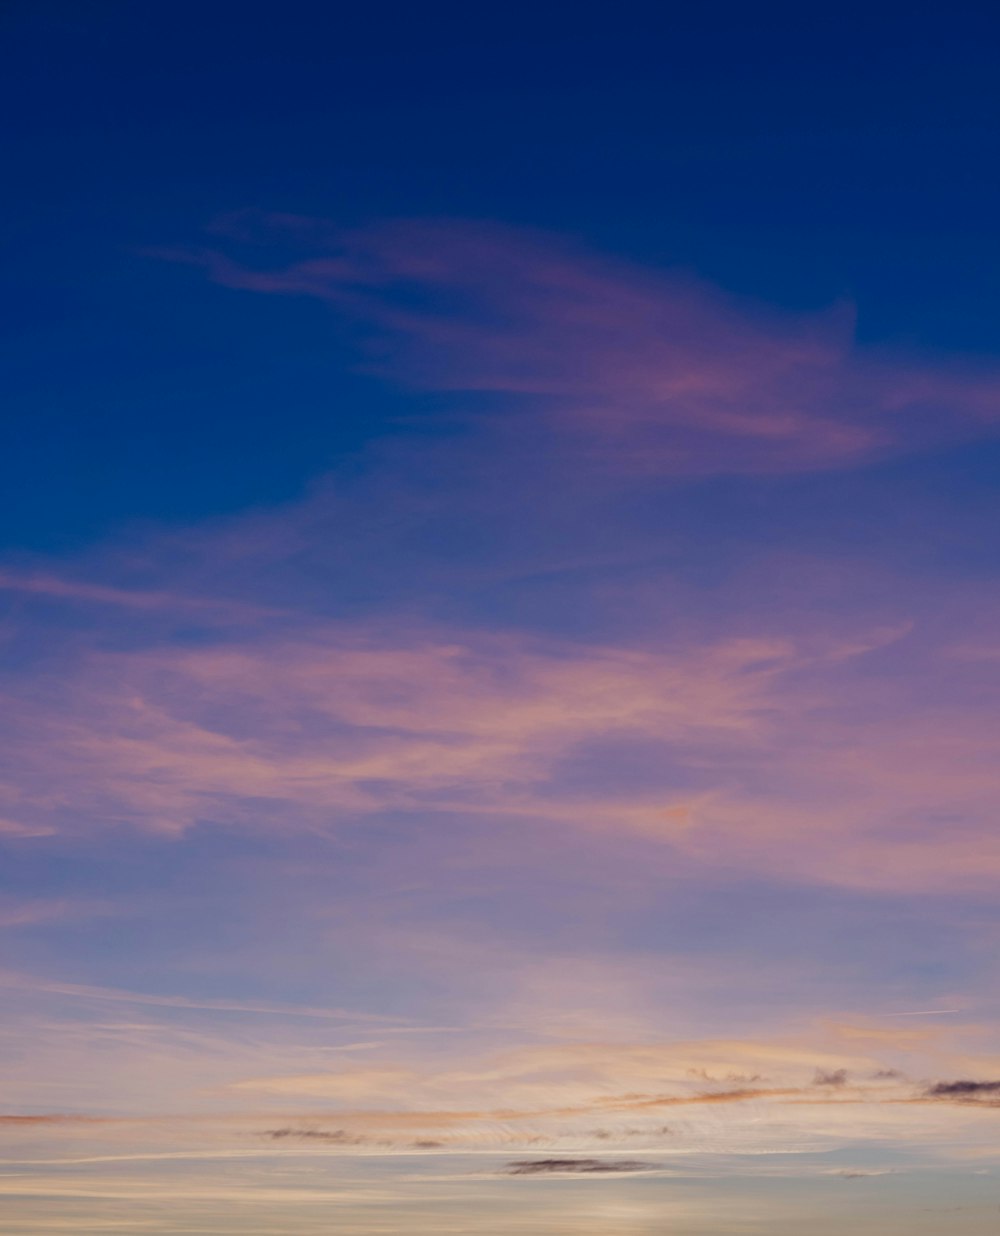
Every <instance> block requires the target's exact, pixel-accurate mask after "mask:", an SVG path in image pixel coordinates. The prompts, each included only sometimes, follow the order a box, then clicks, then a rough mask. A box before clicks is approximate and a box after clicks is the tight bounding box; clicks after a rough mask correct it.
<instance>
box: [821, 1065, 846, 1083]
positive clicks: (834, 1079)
mask: <svg viewBox="0 0 1000 1236" xmlns="http://www.w3.org/2000/svg"><path fill="white" fill-rule="evenodd" d="M813 1085H814V1086H846V1085H847V1070H846V1069H834V1070H833V1071H832V1072H830V1073H825V1072H824V1071H823V1070H822V1069H817V1070H816V1076H815V1077H814V1078H813Z"/></svg>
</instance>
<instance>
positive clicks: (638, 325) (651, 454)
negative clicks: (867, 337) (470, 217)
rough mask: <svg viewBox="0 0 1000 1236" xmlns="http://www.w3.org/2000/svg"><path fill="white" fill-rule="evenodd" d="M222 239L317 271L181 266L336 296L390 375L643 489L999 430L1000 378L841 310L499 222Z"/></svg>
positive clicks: (263, 226)
mask: <svg viewBox="0 0 1000 1236" xmlns="http://www.w3.org/2000/svg"><path fill="white" fill-rule="evenodd" d="M220 230H222V231H223V232H230V233H232V234H234V235H235V236H236V238H237V239H239V240H242V241H245V240H247V239H251V240H264V241H267V242H268V243H270V244H274V243H281V242H282V241H284V242H290V243H292V244H294V245H295V247H296V248H298V249H299V250H302V249H311V250H312V251H313V252H316V251H318V252H319V253H320V254H321V256H315V257H308V258H304V259H300V260H297V261H294V262H292V263H290V264H288V265H286V266H284V267H281V268H277V269H275V268H269V269H266V270H262V269H252V268H250V267H247V266H244V265H240V264H238V263H237V262H235V261H233V260H231V259H230V258H228V257H226V256H224V255H223V254H222V253H220V252H202V253H197V254H187V255H184V254H180V255H178V254H174V255H173V256H175V257H177V256H179V257H181V258H182V260H191V261H195V262H197V263H199V264H202V265H204V266H205V267H206V268H207V269H208V270H209V272H210V274H211V276H212V277H213V278H214V279H215V280H216V281H217V282H220V283H223V284H225V285H227V286H229V287H233V288H242V289H245V290H249V291H261V292H270V293H281V294H288V295H302V296H310V297H315V298H317V299H320V300H323V301H325V302H326V303H328V304H329V305H331V306H332V307H333V308H334V309H336V310H337V312H338V313H340V314H341V315H343V316H344V317H345V318H346V319H347V320H348V321H351V322H356V323H359V324H361V325H362V326H363V327H365V328H366V329H367V330H368V332H369V344H370V345H371V348H372V350H373V355H374V356H375V357H376V358H377V359H374V360H373V362H372V365H373V368H374V369H375V370H376V371H378V372H382V373H385V374H387V375H391V376H394V377H399V378H401V379H403V380H405V381H407V382H410V383H413V384H416V385H418V386H422V387H425V388H428V389H433V390H440V391H456V392H458V391H461V392H467V393H470V392H483V393H492V394H497V393H499V394H503V395H505V396H508V397H509V398H508V400H507V403H506V405H505V407H504V410H503V414H502V416H501V417H499V419H498V418H497V417H496V416H495V417H494V418H493V419H492V420H491V421H490V422H489V425H490V430H491V432H494V433H502V434H504V435H506V436H507V437H508V438H510V439H512V440H520V441H521V442H522V443H524V442H528V443H531V444H533V446H534V447H537V446H538V445H539V444H541V445H544V444H546V443H548V444H549V445H551V443H552V442H553V441H558V442H559V445H560V449H561V450H562V451H563V452H568V453H569V454H570V455H573V454H574V453H575V454H576V455H577V456H578V459H579V462H580V464H581V465H583V464H587V465H589V466H593V465H595V464H598V463H599V464H600V466H602V467H607V468H609V469H611V470H612V471H625V472H626V473H628V474H630V475H634V474H636V473H638V474H649V475H675V474H676V475H700V474H711V473H720V472H721V473H771V472H795V471H801V470H809V469H813V468H829V467H839V466H843V465H846V464H854V463H858V462H863V461H865V460H868V459H871V458H874V457H877V456H879V455H881V454H884V453H890V452H895V451H899V450H909V449H919V448H920V447H922V446H925V445H928V444H929V443H932V442H935V441H938V440H940V439H942V438H956V437H958V438H960V437H963V436H968V435H972V434H976V433H981V432H983V429H984V427H985V426H987V425H990V424H992V423H994V422H995V421H996V419H997V417H998V415H1000V376H998V375H997V374H996V373H995V372H993V371H989V372H979V371H977V370H976V368H975V367H974V366H971V365H966V366H964V367H963V366H961V365H959V364H956V363H949V364H945V363H928V362H925V361H921V360H917V359H915V358H912V357H908V356H905V355H902V354H900V355H892V354H890V353H888V352H886V351H884V350H876V349H870V348H869V349H863V348H860V347H858V346H857V345H855V344H854V342H853V340H852V327H853V322H852V314H851V312H850V311H849V310H848V309H847V308H846V307H844V306H839V307H835V308H833V309H831V310H828V311H826V312H823V313H814V314H791V313H779V312H776V311H774V310H772V309H768V308H765V307H763V306H761V305H756V304H752V303H750V302H745V301H740V300H737V299H736V298H733V297H727V296H725V295H723V294H722V293H721V292H719V291H718V290H717V289H714V288H712V287H710V286H708V285H706V284H704V283H702V282H700V281H698V280H696V279H694V278H692V277H690V276H687V275H679V274H677V273H675V272H665V273H663V274H659V275H656V274H650V273H648V272H646V271H640V270H638V269H635V268H632V267H629V266H628V265H627V264H625V263H622V262H614V261H611V260H608V259H604V258H598V257H594V256H592V255H589V254H585V253H581V252H578V251H576V250H574V249H572V248H571V247H569V246H567V245H566V244H564V243H562V242H559V241H556V240H554V239H552V238H550V237H546V236H544V235H538V234H535V233H531V232H525V231H517V230H515V229H510V228H503V227H499V226H495V225H486V224H474V223H466V222H458V221H443V222H442V221H424V222H401V223H395V224H386V225H382V226H373V227H368V228H365V229H360V230H355V231H342V232H338V231H337V230H336V229H335V228H333V227H332V225H327V224H323V223H322V222H319V221H312V220H302V219H295V218H289V217H275V218H271V217H268V216H256V217H255V216H249V215H248V216H243V217H238V218H236V219H234V220H232V221H230V223H229V224H228V226H227V227H224V228H222V229H220ZM477 423H478V424H480V425H481V426H482V424H483V420H482V418H481V417H480V419H479V421H477Z"/></svg>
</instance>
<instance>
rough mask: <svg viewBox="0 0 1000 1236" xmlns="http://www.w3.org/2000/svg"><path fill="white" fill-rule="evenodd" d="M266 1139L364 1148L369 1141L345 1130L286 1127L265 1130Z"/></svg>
mask: <svg viewBox="0 0 1000 1236" xmlns="http://www.w3.org/2000/svg"><path fill="white" fill-rule="evenodd" d="M263 1136H264V1137H270V1138H271V1139H272V1141H281V1140H282V1139H283V1138H286V1137H291V1138H300V1139H302V1140H303V1141H305V1140H312V1141H319V1142H333V1143H334V1144H336V1145H338V1146H362V1145H364V1144H365V1143H366V1142H367V1141H368V1140H369V1139H368V1138H367V1137H361V1136H360V1135H358V1134H354V1133H347V1132H345V1131H344V1130H343V1129H297V1128H291V1127H286V1128H283V1129H265V1130H264V1133H263Z"/></svg>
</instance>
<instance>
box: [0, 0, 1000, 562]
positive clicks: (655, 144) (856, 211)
mask: <svg viewBox="0 0 1000 1236" xmlns="http://www.w3.org/2000/svg"><path fill="white" fill-rule="evenodd" d="M990 9H991V6H989V5H985V4H980V5H968V6H959V7H958V8H956V7H955V6H948V7H947V8H944V7H942V6H940V5H908V6H896V5H884V4H883V5H874V6H873V5H859V6H836V7H834V8H827V9H819V8H818V7H817V6H813V5H764V6H749V5H742V4H722V5H711V6H701V5H699V6H694V5H692V6H685V7H682V6H677V5H625V6H624V7H622V6H615V7H614V11H613V13H612V12H611V10H610V9H609V7H608V6H606V5H551V4H542V5H537V4H536V5H513V6H504V7H498V6H489V5H469V4H463V5H438V4H431V5H411V4H382V5H375V6H347V5H341V4H320V3H299V2H293V3H288V4H282V5H280V6H276V5H273V4H272V5H268V4H258V3H253V2H250V3H240V4H230V3H219V2H213V0H208V3H200V4H192V3H187V2H181V3H171V4H163V3H146V4H141V5H138V4H134V3H123V2H109V0H95V2H93V3H87V4H78V3H54V2H43V0H33V2H30V3H28V2H24V3H21V2H17V0H13V2H11V0H8V3H7V4H5V5H4V7H3V10H2V15H0V22H2V50H0V78H2V83H3V84H2V97H3V108H4V114H5V115H6V116H7V123H6V124H5V126H4V135H3V138H2V151H3V154H2V158H3V165H4V169H5V183H6V190H5V199H4V205H5V208H6V210H5V215H6V219H7V227H6V228H5V230H4V239H5V242H6V243H5V255H4V257H5V260H4V266H5V275H4V280H5V288H6V290H5V294H4V343H3V366H4V375H5V376H4V379H3V380H4V384H5V387H6V389H7V391H8V411H7V414H6V417H7V427H8V433H7V435H5V449H4V451H3V460H2V473H0V492H2V508H0V509H2V515H3V538H4V544H6V545H7V546H8V547H12V548H18V547H24V548H38V549H59V548H61V547H62V548H71V547H74V546H79V545H80V544H81V543H86V542H87V541H88V540H89V539H90V538H92V537H94V536H98V535H100V534H101V533H103V532H105V531H107V530H108V529H109V528H110V527H113V526H115V525H116V524H118V523H119V522H121V521H122V520H123V519H131V520H134V519H137V518H138V519H142V518H145V517H152V518H155V519H157V520H160V519H175V518H178V519H187V518H191V517H198V516H202V515H205V514H210V513H213V512H217V511H225V510H229V509H234V508H239V507H242V506H245V505H246V504H248V503H250V502H253V501H268V500H272V499H280V498H284V497H289V496H292V495H294V494H296V493H298V492H299V491H300V489H301V487H302V485H303V483H304V482H305V481H306V480H307V479H308V478H309V477H310V476H313V475H315V474H317V473H319V472H321V471H323V469H324V468H325V466H326V465H327V464H328V463H329V462H330V461H331V460H332V459H333V458H334V457H335V455H336V454H337V453H338V452H341V451H343V450H344V449H350V448H352V447H354V446H356V445H357V444H358V443H359V442H362V441H364V440H365V439H366V438H368V437H369V436H371V435H372V434H377V433H378V431H379V428H380V427H381V425H382V424H383V423H384V418H385V417H386V416H391V415H393V414H394V413H395V412H396V411H398V408H397V406H396V398H395V396H394V394H393V392H392V391H391V390H388V389H386V388H385V387H383V386H381V385H378V384H375V383H373V382H370V381H369V380H367V379H364V378H361V377H352V376H351V373H350V362H351V357H350V356H349V354H348V353H347V352H346V351H340V352H338V345H337V343H336V340H335V339H334V336H333V333H332V332H331V329H330V323H329V320H328V317H327V315H326V314H325V312H324V310H323V309H322V307H320V306H317V305H315V304H309V303H299V302H295V301H288V302H286V303H284V304H282V305H281V306H280V308H279V307H278V306H276V305H275V304H274V303H272V302H271V301H270V300H269V299H266V298H252V297H245V296H242V295H240V294H238V293H231V292H226V291H224V290H215V291H211V292H208V293H206V289H205V286H204V283H203V280H202V278H201V276H200V275H199V274H198V272H196V271H191V270H189V269H187V268H184V267H174V266H170V265H168V264H164V263H161V262H158V261H157V260H156V259H154V258H150V257H148V256H145V254H144V252H143V251H144V250H148V249H150V248H156V247H161V246H164V245H170V244H175V243H192V242H197V241H198V239H199V236H200V234H201V230H202V228H203V227H204V226H205V225H206V224H207V223H209V222H210V221H211V220H212V219H213V218H214V217H216V216H218V215H219V214H221V213H225V212H228V211H232V210H238V209H241V208H244V207H256V208H259V209H266V210H273V211H294V212H296V213H300V214H314V215H318V216H323V217H329V218H333V219H336V220H337V221H338V222H340V223H345V224H352V223H357V222H364V221H367V220H369V219H373V218H376V219H377V218H385V217H395V216H426V215H432V216H433V215H441V214H445V215H449V216H454V215H458V216H466V217H472V218H490V219H493V218H498V219H502V220H504V221H505V222H508V223H528V224H532V225H540V226H543V227H546V228H550V229H554V230H557V231H560V232H562V233H566V234H570V235H573V236H576V237H578V238H580V239H582V240H583V241H585V242H586V243H587V244H590V245H593V246H596V247H598V248H603V249H604V250H606V251H610V252H612V253H618V254H622V255H626V256H629V257H633V258H637V259H639V260H641V261H644V262H647V263H653V264H665V265H675V264H679V265H681V266H683V267H687V268H690V269H692V270H694V271H697V272H698V273H699V274H701V275H704V276H706V277H708V278H710V279H712V280H714V281H715V282H717V283H719V284H721V285H722V286H724V287H728V288H730V289H734V290H739V291H743V292H748V293H752V294H754V295H756V296H759V297H763V298H764V299H769V300H772V301H775V302H778V303H783V304H787V305H790V306H795V307H813V306H820V305H823V304H826V303H829V302H830V301H832V300H834V299H836V298H837V297H840V296H845V295H846V296H848V297H851V298H853V299H854V300H855V301H856V302H857V305H858V311H859V321H858V331H859V335H860V337H861V338H862V339H868V340H881V339H885V340H891V341H894V342H902V343H905V344H918V345H921V346H923V347H924V348H928V349H936V348H941V349H951V348H955V347H958V348H960V349H961V350H963V351H966V352H968V351H973V352H976V351H982V352H987V353H988V352H990V351H993V350H995V347H996V339H997V333H998V326H1000V322H998V310H997V297H996V289H997V280H998V275H1000V253H998V247H997V241H996V234H995V231H996V229H995V220H996V218H997V217H998V214H1000V180H998V178H997V177H996V175H995V169H996V164H997V154H998V149H997V147H998V131H997V127H996V124H995V112H996V89H995V73H996V56H995V50H996V39H997V34H998V18H997V17H996V15H995V13H994V12H991V11H990ZM262 339H266V341H267V342H266V347H262V346H261V340H262ZM276 407H280V409H281V414H280V416H278V417H275V416H274V410H275V408H276ZM331 410H333V412H334V414H333V415H331Z"/></svg>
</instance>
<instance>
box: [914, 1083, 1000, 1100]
mask: <svg viewBox="0 0 1000 1236" xmlns="http://www.w3.org/2000/svg"><path fill="white" fill-rule="evenodd" d="M927 1093H928V1095H930V1097H931V1098H934V1099H975V1098H978V1097H979V1096H980V1095H984V1094H989V1095H1000V1081H968V1080H960V1081H947V1082H935V1083H934V1085H933V1086H929V1087H928V1088H927Z"/></svg>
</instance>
